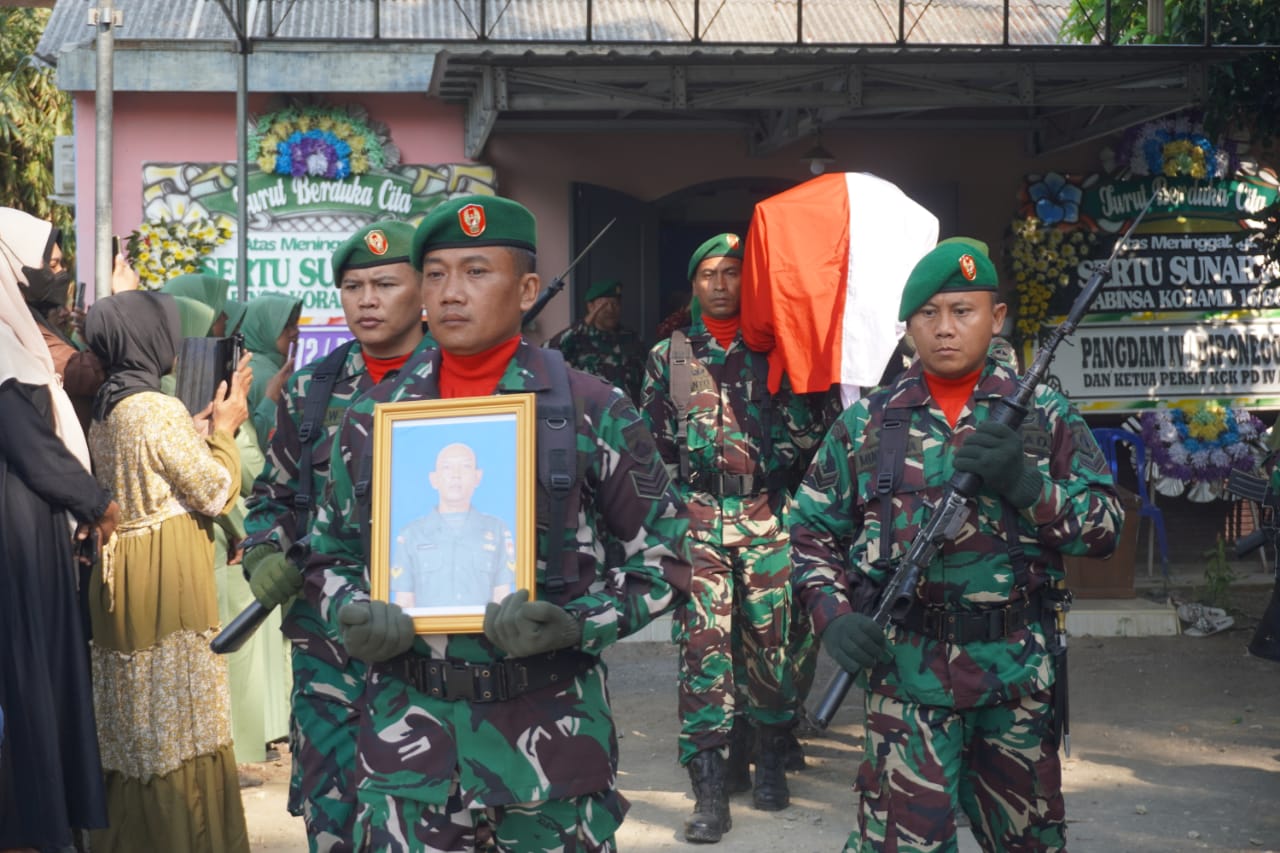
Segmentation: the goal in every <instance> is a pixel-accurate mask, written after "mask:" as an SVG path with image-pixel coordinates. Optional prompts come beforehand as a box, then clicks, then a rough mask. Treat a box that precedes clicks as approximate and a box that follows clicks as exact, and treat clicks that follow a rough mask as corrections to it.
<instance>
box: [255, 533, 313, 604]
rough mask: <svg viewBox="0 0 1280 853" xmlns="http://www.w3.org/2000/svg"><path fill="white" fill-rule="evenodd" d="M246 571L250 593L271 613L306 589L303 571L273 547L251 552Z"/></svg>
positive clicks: (256, 549)
mask: <svg viewBox="0 0 1280 853" xmlns="http://www.w3.org/2000/svg"><path fill="white" fill-rule="evenodd" d="M251 561H252V562H251ZM244 568H245V571H246V572H247V573H248V575H249V590H250V591H251V592H252V593H253V597H254V598H256V599H258V603H259V604H261V605H262V606H263V607H265V608H267V609H268V610H271V609H273V608H275V607H279V606H280V605H281V604H284V603H285V602H286V601H288V600H289V599H291V598H293V597H294V596H295V595H297V594H298V591H299V590H301V589H302V572H301V570H299V569H298V567H297V566H296V565H294V564H293V561H292V560H290V559H289V558H288V557H286V556H285V555H284V554H281V553H280V552H279V551H277V550H276V549H275V548H272V547H271V546H270V545H259V546H257V547H256V548H250V549H249V551H248V552H247V553H245V555H244Z"/></svg>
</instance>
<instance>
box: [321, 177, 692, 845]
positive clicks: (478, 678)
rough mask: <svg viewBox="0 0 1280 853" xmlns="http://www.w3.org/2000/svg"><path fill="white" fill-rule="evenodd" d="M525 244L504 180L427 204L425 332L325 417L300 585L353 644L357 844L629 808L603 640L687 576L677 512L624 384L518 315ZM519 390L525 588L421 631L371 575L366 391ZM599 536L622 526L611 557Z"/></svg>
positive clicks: (599, 836) (528, 228)
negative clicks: (357, 677)
mask: <svg viewBox="0 0 1280 853" xmlns="http://www.w3.org/2000/svg"><path fill="white" fill-rule="evenodd" d="M535 247H536V225H535V222H534V218H533V215H532V214H531V213H530V212H529V211H528V210H527V209H526V208H524V207H523V206H522V205H520V204H518V203H516V202H514V201H511V200H509V199H503V198H495V197H491V196H471V197H466V198H459V199H454V200H451V201H448V202H446V203H444V204H442V205H440V206H439V207H437V208H435V209H434V210H433V211H432V212H431V213H430V214H428V215H427V217H426V218H425V219H424V220H423V221H422V223H421V224H420V225H419V226H418V229H417V232H416V233H415V234H414V239H413V249H412V252H411V258H412V259H413V261H414V263H416V264H419V265H420V266H421V267H422V269H423V288H424V298H425V300H426V306H427V316H428V318H429V319H430V321H431V329H432V333H433V334H434V335H435V337H436V340H437V341H438V343H439V347H438V349H433V350H430V351H426V352H420V353H418V354H417V355H415V356H414V357H413V359H412V360H410V362H409V363H408V364H406V365H405V366H404V369H403V370H402V371H401V375H400V378H399V379H398V380H397V381H396V382H395V383H383V384H381V385H378V386H377V387H375V388H373V389H371V390H370V391H369V392H368V393H367V394H366V395H365V396H364V397H363V398H361V399H360V400H359V401H357V402H356V403H355V405H354V406H352V407H351V409H350V410H349V411H348V412H347V414H346V416H345V417H344V418H343V421H342V425H341V427H340V429H339V433H338V438H337V441H336V444H335V450H334V456H333V467H332V472H333V473H332V481H331V486H330V488H329V489H328V490H327V491H326V493H325V503H324V505H323V506H322V508H321V510H320V512H319V513H318V514H317V519H316V523H315V525H313V527H312V532H311V544H312V549H313V550H312V556H311V560H310V563H309V566H310V567H313V568H314V569H315V570H316V571H314V572H309V573H308V575H307V581H306V586H305V593H306V595H307V597H308V600H310V601H312V602H313V603H314V604H315V605H316V607H317V608H318V610H319V612H320V613H321V614H322V615H323V616H324V617H325V619H326V620H327V623H328V625H329V626H330V628H331V629H332V630H333V631H335V632H337V636H338V637H339V638H340V640H341V648H342V649H343V650H344V652H345V653H346V654H349V655H350V656H351V657H352V658H353V659H358V660H362V661H365V662H367V664H368V679H367V682H366V693H365V705H364V708H363V715H362V718H361V722H360V740H359V759H358V762H357V763H356V766H358V768H359V771H358V772H359V774H360V779H359V785H358V790H359V802H360V818H359V821H358V823H357V830H356V844H355V849H358V850H377V851H380V853H409V851H413V853H417V851H427V850H450V851H461V850H472V849H486V850H487V849H501V850H505V851H511V853H534V851H545V850H579V851H609V850H613V849H615V845H614V835H615V833H616V831H617V829H618V826H619V825H620V824H621V822H622V819H623V816H624V815H625V813H626V810H627V802H626V800H625V799H624V798H623V797H622V795H621V794H620V793H619V792H618V790H617V762H618V751H617V749H618V747H617V732H616V731H615V728H614V723H613V716H612V711H611V709H610V707H609V700H608V689H607V683H606V672H605V667H604V665H603V663H602V662H601V659H600V656H601V653H602V652H603V651H604V650H605V649H606V648H608V647H609V646H610V645H612V644H613V643H614V642H615V641H617V640H619V639H620V638H622V637H625V636H627V635H628V634H631V633H632V632H634V631H637V630H640V629H641V628H643V627H644V626H645V625H646V624H648V623H649V622H650V621H651V620H653V619H654V618H656V617H658V616H660V615H661V614H662V613H664V612H666V611H667V610H669V609H671V608H672V607H673V606H674V604H675V603H676V601H677V600H678V595H679V593H678V590H682V589H685V588H687V586H688V575H689V572H690V569H689V563H688V550H687V548H688V545H687V544H686V539H687V534H688V521H687V520H686V518H685V517H684V515H683V513H682V512H681V505H680V500H679V498H678V497H677V495H676V493H675V491H674V490H673V489H672V487H671V483H670V480H669V479H668V478H667V472H666V469H665V468H663V466H662V460H661V459H659V458H658V456H657V454H656V453H654V450H653V447H654V442H653V438H652V436H651V435H650V434H649V430H648V429H647V428H646V427H645V425H644V422H643V421H642V420H641V418H640V415H639V413H638V412H637V411H636V409H635V406H634V405H633V404H632V403H631V401H630V400H628V399H627V398H626V395H625V394H623V392H622V391H621V390H620V389H618V388H614V387H612V386H610V385H609V384H607V383H605V382H602V381H601V380H600V379H598V378H597V377H594V376H590V375H588V374H586V373H582V372H581V371H577V370H573V369H570V368H568V367H567V366H565V364H564V360H563V358H562V357H561V355H560V353H559V352H556V351H555V350H548V349H542V348H539V347H535V346H531V345H530V344H529V343H528V342H527V341H526V340H525V339H524V338H523V337H522V336H521V333H520V330H521V325H522V322H523V316H524V312H525V311H527V310H528V309H529V308H530V307H531V306H532V305H533V303H534V301H535V300H536V299H537V296H538V291H539V279H538V275H537V272H536V271H535V270H536V256H535V254H534V251H535ZM529 393H531V394H533V395H535V399H536V401H537V403H536V411H537V415H538V417H537V420H538V425H537V443H538V445H539V448H538V449H539V460H538V463H537V467H538V481H539V486H538V488H537V491H536V497H535V512H536V515H537V518H538V521H537V530H536V541H535V543H534V544H535V546H536V582H535V585H534V588H533V589H531V590H530V589H521V590H517V591H515V592H513V593H511V594H510V595H508V596H506V597H505V598H504V599H503V600H502V601H501V602H497V603H490V604H489V605H488V607H487V609H486V613H485V616H484V628H483V633H459V632H453V633H448V634H434V635H431V636H416V635H415V632H414V625H413V620H412V619H411V618H410V617H409V615H408V614H407V613H406V612H405V611H404V609H403V608H401V607H400V606H399V605H397V604H395V603H393V602H388V601H375V600H372V599H371V595H370V589H369V581H368V576H367V571H366V567H367V566H368V565H369V553H368V546H367V544H366V543H367V540H366V538H365V537H364V536H363V535H362V531H363V530H364V529H365V525H366V524H367V523H368V522H369V518H370V514H369V513H370V509H371V507H370V495H369V494H368V492H365V491H362V490H360V489H359V488H358V487H357V483H359V482H360V481H361V479H362V477H363V470H364V467H363V466H364V465H365V461H364V460H365V459H368V458H370V456H371V453H372V444H371V439H370V436H371V434H372V424H373V417H374V408H375V406H377V405H378V404H380V403H389V402H393V401H407V400H435V399H457V398H465V397H487V396H491V395H494V394H497V395H503V394H529ZM544 442H545V443H544ZM543 450H545V451H547V452H546V453H543V452H542V451H543ZM374 535H380V534H378V533H376V532H375V534H374ZM387 535H388V536H389V535H390V534H389V533H388V534H387ZM606 541H611V542H616V543H620V544H621V546H622V547H621V549H620V550H619V551H618V553H617V555H616V558H615V559H609V558H607V557H606V556H605V554H606V550H605V542H606ZM531 599H533V600H531ZM416 603H417V605H418V606H421V605H422V602H421V601H417V602H416Z"/></svg>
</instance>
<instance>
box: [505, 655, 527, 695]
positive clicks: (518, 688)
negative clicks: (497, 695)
mask: <svg viewBox="0 0 1280 853" xmlns="http://www.w3.org/2000/svg"><path fill="white" fill-rule="evenodd" d="M499 668H500V669H501V670H502V692H503V694H505V695H504V696H503V697H502V698H503V699H511V698H513V697H516V696H519V695H520V694H521V693H527V692H528V691H529V667H528V666H526V665H524V664H522V663H516V661H515V660H514V659H512V658H507V659H506V660H504V661H503V662H502V665H501V666H500V667H499Z"/></svg>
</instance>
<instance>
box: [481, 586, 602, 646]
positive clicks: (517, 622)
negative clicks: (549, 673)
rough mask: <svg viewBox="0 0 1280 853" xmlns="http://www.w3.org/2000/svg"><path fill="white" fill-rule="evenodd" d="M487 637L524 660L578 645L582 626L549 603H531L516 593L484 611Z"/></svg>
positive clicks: (523, 592) (522, 593)
mask: <svg viewBox="0 0 1280 853" xmlns="http://www.w3.org/2000/svg"><path fill="white" fill-rule="evenodd" d="M484 635H485V636H486V637H488V638H489V642H491V643H493V644H494V645H495V646H497V647H498V648H500V649H502V650H503V651H504V652H506V653H507V654H509V655H511V656H512V657H517V658H523V657H528V656H529V655H537V654H541V653H543V652H549V651H553V650H555V649H563V648H566V647H568V646H576V645H577V644H578V641H579V640H581V639H582V627H581V626H580V625H579V624H578V620H577V619H576V618H575V617H574V615H573V614H572V613H570V612H569V611H568V610H565V609H564V608H563V607H557V606H556V605H554V604H552V603H551V602H549V601H530V600H529V591H528V590H527V589H520V590H516V591H515V592H513V593H511V594H510V595H508V596H507V597H506V598H504V599H502V601H501V602H490V603H489V605H488V606H487V607H485V609H484Z"/></svg>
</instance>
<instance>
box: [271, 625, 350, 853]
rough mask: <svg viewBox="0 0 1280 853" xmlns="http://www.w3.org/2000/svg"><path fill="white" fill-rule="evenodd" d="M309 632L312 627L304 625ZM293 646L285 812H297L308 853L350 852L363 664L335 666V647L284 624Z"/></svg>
mask: <svg viewBox="0 0 1280 853" xmlns="http://www.w3.org/2000/svg"><path fill="white" fill-rule="evenodd" d="M306 627H310V628H313V629H314V627H315V626H314V624H313V625H308V626H306ZM286 631H287V633H288V634H289V638H290V640H291V641H292V642H293V693H292V696H291V700H292V710H293V714H292V716H291V717H290V719H289V751H290V753H291V754H292V757H293V763H292V766H291V768H290V777H289V812H290V813H291V814H295V815H302V820H303V823H304V824H305V825H306V829H307V844H308V846H309V848H310V850H311V853H349V851H351V850H353V849H355V848H354V847H353V846H352V839H353V838H354V835H355V818H356V736H357V735H358V734H359V728H360V703H361V702H362V701H363V696H364V674H365V666H364V664H363V663H362V662H360V661H358V660H351V661H349V662H348V663H347V664H346V665H345V666H342V665H340V663H339V661H341V660H342V659H343V657H344V655H343V653H342V652H341V650H340V647H339V646H338V645H337V643H336V642H335V641H333V640H331V639H329V638H328V637H326V636H324V635H323V634H317V633H314V632H313V631H307V630H305V629H304V628H303V627H302V626H301V625H300V624H299V622H298V621H295V620H291V622H287V623H286Z"/></svg>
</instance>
